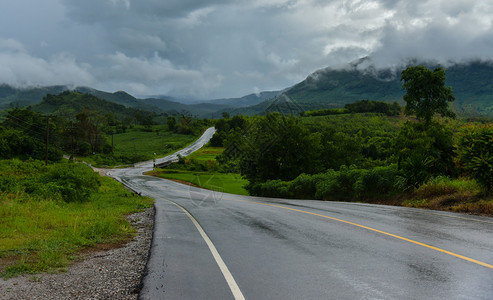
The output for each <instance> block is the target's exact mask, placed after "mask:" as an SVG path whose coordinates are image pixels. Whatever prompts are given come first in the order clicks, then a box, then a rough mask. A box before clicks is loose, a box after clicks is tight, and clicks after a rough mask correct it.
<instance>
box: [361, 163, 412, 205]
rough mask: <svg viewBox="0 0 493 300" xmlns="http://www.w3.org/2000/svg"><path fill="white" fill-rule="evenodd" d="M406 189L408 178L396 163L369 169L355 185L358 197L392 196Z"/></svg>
mask: <svg viewBox="0 0 493 300" xmlns="http://www.w3.org/2000/svg"><path fill="white" fill-rule="evenodd" d="M406 189H407V184H406V180H405V178H404V177H403V176H402V175H401V172H400V171H399V170H398V169H397V166H396V165H391V166H388V167H376V168H373V169H370V170H367V171H366V172H363V173H361V174H360V176H359V178H358V180H357V181H356V182H355V184H354V186H353V190H354V193H355V195H356V198H357V199H376V198H378V197H385V196H391V195H395V194H397V193H400V192H402V191H404V190H406Z"/></svg>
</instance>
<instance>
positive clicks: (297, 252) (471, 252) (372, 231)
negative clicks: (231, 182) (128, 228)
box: [111, 132, 493, 299]
mask: <svg viewBox="0 0 493 300" xmlns="http://www.w3.org/2000/svg"><path fill="white" fill-rule="evenodd" d="M212 133H213V132H212ZM206 134H208V135H209V136H210V135H211V132H209V133H206ZM205 139H206V138H205ZM205 139H204V140H205ZM199 144H200V143H199ZM150 167H152V165H151V166H150ZM146 168H147V169H149V163H148V164H147V165H145V164H144V165H141V166H140V167H139V168H135V169H123V170H114V171H111V175H112V176H113V177H115V178H117V179H118V180H120V181H122V182H124V183H125V184H126V185H127V186H129V187H130V188H132V189H133V190H135V191H137V192H139V193H142V194H144V195H149V196H151V197H154V198H155V199H156V204H155V205H156V222H155V228H154V238H153V242H152V246H151V255H150V258H149V262H148V266H147V274H146V275H145V277H144V281H143V289H142V291H141V294H140V296H141V298H142V299H493V219H491V218H484V217H477V216H468V215H462V214H453V213H446V212H436V211H428V210H418V209H410V208H403V207H391V206H380V205H370V204H358V203H341V202H322V201H304V200H285V199H272V198H257V197H247V196H238V195H231V194H225V193H219V192H213V191H208V190H203V189H199V188H195V187H190V186H186V185H182V184H179V183H176V182H172V181H167V180H162V179H158V178H153V177H148V176H142V175H141V174H142V172H143V171H144V170H145V169H146Z"/></svg>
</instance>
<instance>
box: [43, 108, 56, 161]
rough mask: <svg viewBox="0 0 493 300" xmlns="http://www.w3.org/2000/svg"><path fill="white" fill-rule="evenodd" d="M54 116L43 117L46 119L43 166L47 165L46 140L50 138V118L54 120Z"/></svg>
mask: <svg viewBox="0 0 493 300" xmlns="http://www.w3.org/2000/svg"><path fill="white" fill-rule="evenodd" d="M54 117H56V115H47V116H43V118H46V147H45V149H46V156H45V165H46V166H47V165H48V142H49V141H48V139H49V138H50V118H54Z"/></svg>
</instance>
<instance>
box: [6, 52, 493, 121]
mask: <svg viewBox="0 0 493 300" xmlns="http://www.w3.org/2000/svg"><path fill="white" fill-rule="evenodd" d="M418 64H424V65H425V66H427V67H428V68H430V69H433V68H435V67H444V68H445V69H446V85H447V86H451V87H452V91H453V93H454V95H455V97H456V100H455V102H454V103H453V106H454V108H455V110H456V111H457V112H458V113H459V114H465V115H486V116H493V62H491V61H471V62H467V63H457V64H453V63H450V64H447V65H438V64H436V63H433V62H426V63H419V62H418V61H409V65H418ZM404 69H405V66H400V67H395V66H394V67H390V68H375V67H374V66H372V65H371V60H370V59H368V58H362V59H360V60H358V61H355V62H353V63H352V64H349V65H346V66H345V67H342V68H338V69H333V68H324V69H320V70H318V71H316V72H313V73H312V74H310V75H308V76H307V77H306V79H305V80H303V81H301V82H299V83H298V84H295V85H294V86H292V87H289V88H286V89H284V90H282V91H270V92H260V93H256V94H250V95H246V96H244V97H240V98H225V99H214V100H202V101H197V102H195V103H194V102H188V104H184V103H180V102H177V101H172V100H179V99H176V98H168V99H167V98H166V96H159V97H160V98H145V99H138V98H136V97H134V96H132V95H130V94H128V93H126V92H124V91H118V92H114V93H108V92H103V91H99V90H96V89H92V88H88V87H76V88H70V87H67V86H61V85H60V86H49V87H32V88H22V89H20V88H14V87H12V86H9V85H5V84H3V85H0V109H2V108H3V109H5V108H8V107H9V106H27V105H34V104H37V103H39V102H41V100H42V99H43V97H44V96H46V95H47V94H59V93H61V92H63V91H66V90H74V91H78V92H82V93H87V94H91V95H94V96H96V97H98V98H101V99H104V100H107V101H110V102H114V103H117V104H121V105H124V106H125V107H129V108H136V109H141V110H148V111H154V112H165V113H168V114H180V113H187V114H191V115H194V116H197V117H201V118H204V117H207V118H218V117H220V115H221V113H222V112H228V113H230V114H246V115H256V114H264V113H265V112H268V111H281V112H283V113H288V114H290V113H294V114H296V113H297V112H299V111H306V110H313V109H323V108H335V107H342V106H344V105H345V104H348V103H353V102H356V101H359V100H365V99H366V100H374V101H384V102H394V101H398V102H402V96H403V95H404V93H405V91H404V90H403V89H402V82H401V81H400V78H401V72H402V71H403V70H404ZM170 99H172V100H170ZM192 103H193V104H192Z"/></svg>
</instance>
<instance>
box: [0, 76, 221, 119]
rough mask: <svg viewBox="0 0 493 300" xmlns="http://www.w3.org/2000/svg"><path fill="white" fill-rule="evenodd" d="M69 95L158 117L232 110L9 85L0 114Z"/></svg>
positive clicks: (1, 94) (1, 89)
mask: <svg viewBox="0 0 493 300" xmlns="http://www.w3.org/2000/svg"><path fill="white" fill-rule="evenodd" d="M66 91H75V92H79V93H84V94H89V95H93V96H95V97H97V98H100V99H103V100H106V101H109V102H113V103H116V104H120V105H123V106H125V107H127V108H135V109H140V110H145V111H152V112H156V113H163V112H165V113H168V114H177V113H187V114H191V115H194V116H198V117H210V116H211V115H212V113H214V112H216V111H218V110H222V109H224V108H227V107H229V106H227V105H221V104H214V103H200V104H193V105H186V104H182V103H178V102H175V101H170V100H166V99H157V98H148V99H138V98H135V97H134V96H132V95H130V94H128V93H126V92H124V91H118V92H115V93H108V92H104V91H100V90H96V89H93V88H89V87H76V88H70V87H68V86H63V85H60V86H47V87H29V88H15V87H12V86H9V85H5V84H2V85H0V110H1V109H6V108H8V107H9V106H19V107H22V106H33V105H36V104H39V103H41V101H42V100H43V98H44V97H45V96H46V95H58V94H60V93H62V92H66ZM81 105H82V104H81Z"/></svg>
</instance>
